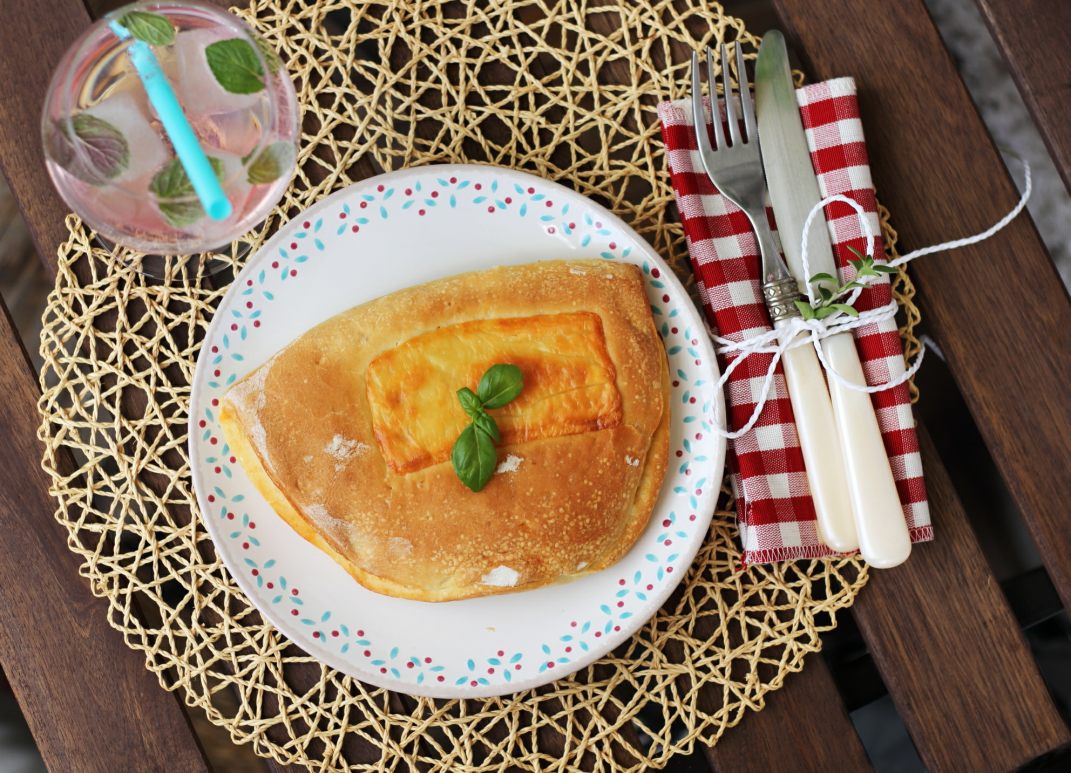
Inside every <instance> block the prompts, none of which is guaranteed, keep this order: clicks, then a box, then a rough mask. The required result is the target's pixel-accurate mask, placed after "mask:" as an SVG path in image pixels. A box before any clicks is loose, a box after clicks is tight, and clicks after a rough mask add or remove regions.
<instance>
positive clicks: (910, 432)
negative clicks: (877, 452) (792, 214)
mask: <svg viewBox="0 0 1071 773" xmlns="http://www.w3.org/2000/svg"><path fill="white" fill-rule="evenodd" d="M796 96H797V99H798V100H799V103H800V114H801V115H802V117H803V125H804V127H805V128H806V130H807V142H808V145H809V147H810V150H811V161H812V163H813V164H814V168H815V172H816V174H817V176H818V187H819V189H820V190H821V192H822V196H823V197H825V196H831V195H834V194H838V193H839V194H843V195H845V196H848V197H851V198H853V199H854V200H855V201H857V202H858V203H859V204H860V205H861V206H862V207H863V209H864V210H865V211H866V213H867V215H866V216H867V219H868V221H869V224H870V227H871V228H872V230H873V233H875V234H877V243H876V245H875V249H874V257H875V258H877V259H878V260H879V261H881V260H884V259H885V245H884V244H883V243H882V240H881V236H880V234H881V229H880V226H879V222H878V216H877V201H876V199H875V197H874V186H873V183H872V182H871V179H870V167H869V162H868V160H867V153H866V145H865V143H864V140H863V125H862V123H861V121H860V120H859V105H858V102H857V101H856V96H855V82H854V81H853V80H852V79H851V78H839V79H836V80H831V81H826V82H824V83H817V84H814V85H811V86H805V87H804V88H802V89H799V90H797V92H796ZM658 115H659V118H660V119H661V121H662V137H663V139H664V140H665V144H666V151H667V157H668V159H669V167H670V175H671V178H672V182H673V189H674V191H675V192H676V196H677V206H678V208H679V209H680V215H681V219H682V221H683V223H684V232H685V234H686V236H687V238H688V252H689V253H690V254H691V257H692V268H693V270H694V271H695V274H696V277H697V279H698V284H699V291H700V294H701V295H702V298H703V305H704V307H705V308H706V311H707V315H708V317H709V318H710V319H711V320H712V322H713V324H714V326H715V327H716V328H717V331H718V333H719V334H720V335H721V336H723V337H725V338H729V339H732V340H733V341H741V340H743V339H745V338H748V337H750V336H752V335H755V334H756V333H761V332H764V331H767V330H769V329H770V320H769V316H768V315H767V313H766V307H765V305H764V304H763V300H762V291H761V289H760V287H759V257H758V255H759V251H758V245H757V244H756V241H755V237H754V234H753V233H752V231H751V226H750V224H749V223H748V220H747V217H746V216H745V215H744V213H743V212H742V211H740V209H738V208H737V207H736V206H735V205H734V204H732V203H731V202H729V201H728V200H727V199H725V198H724V197H723V196H722V195H721V194H720V193H718V192H717V190H716V189H715V188H714V185H713V184H712V183H711V182H710V178H709V177H707V175H706V172H704V171H703V167H702V163H701V161H700V160H699V156H698V153H697V152H696V142H695V133H694V131H693V128H692V127H693V123H692V115H691V103H690V102H688V101H680V102H664V103H662V104H661V105H659V107H658ZM825 215H826V221H827V224H828V226H829V234H830V238H831V240H832V242H833V246H834V250H835V252H836V253H837V261H838V264H839V265H840V266H842V267H845V266H847V261H848V258H850V257H853V256H852V254H851V252H849V250H848V248H849V247H854V248H855V249H857V250H859V251H860V252H864V251H865V250H866V239H865V237H864V234H863V231H862V229H861V226H860V223H859V219H858V217H857V215H856V213H855V211H854V210H852V208H851V207H849V206H848V205H847V204H844V203H842V202H834V203H832V204H830V205H828V206H827V207H826V208H825ZM849 271H850V269H849ZM890 299H891V288H890V285H889V282H888V280H887V279H886V278H885V277H884V276H883V277H882V278H881V280H880V281H879V282H878V283H876V284H874V285H872V286H871V287H870V288H868V289H866V290H864V291H863V293H862V295H861V296H860V297H859V299H858V301H857V302H856V304H855V306H856V308H857V309H859V310H860V311H863V310H866V309H872V308H877V307H879V306H884V305H886V304H888V303H889V301H890ZM854 334H855V341H856V345H857V346H858V347H859V355H860V357H861V358H862V360H863V370H864V372H865V373H866V379H867V383H869V384H871V385H876V384H880V383H883V382H885V381H887V380H888V379H889V375H890V372H892V373H893V374H897V373H901V372H902V371H903V356H904V355H903V348H902V345H901V342H900V336H899V334H898V333H897V329H896V323H895V321H894V320H887V321H885V322H882V323H881V324H874V325H869V326H866V327H862V328H859V329H857V330H855V331H854ZM734 356H736V355H732V354H730V355H727V358H729V359H731V358H732V357H734ZM772 356H773V355H770V354H752V355H750V356H749V357H748V358H747V360H746V361H745V362H744V363H742V364H741V365H740V366H738V367H737V369H736V371H735V372H734V373H733V375H732V377H731V378H730V380H729V382H728V394H727V399H728V402H729V421H730V425H731V427H732V428H733V429H736V428H739V427H742V426H743V425H744V424H745V423H746V422H747V420H748V418H749V417H750V416H751V412H752V410H753V409H754V407H755V404H756V401H757V400H758V397H759V393H760V389H761V387H762V383H763V380H764V378H765V375H766V371H767V369H768V367H769V365H770V359H771V357H772ZM725 364H726V362H725V360H723V362H722V365H723V366H724V365H725ZM890 368H892V370H891V371H890ZM873 400H874V407H875V408H876V409H877V415H878V423H879V425H880V426H881V431H882V438H883V439H884V441H885V449H886V451H887V452H888V454H889V459H890V460H891V462H892V468H893V473H894V475H895V477H896V483H897V489H898V490H899V492H900V501H901V502H902V503H903V506H904V515H905V516H906V517H907V524H908V527H909V528H910V531H911V539H912V541H913V542H922V541H926V540H931V539H933V527H932V526H931V525H930V514H929V508H928V507H927V504H926V487H925V484H924V482H923V478H922V461H921V458H920V455H919V446H918V438H917V437H916V435H915V420H914V417H913V415H912V412H911V403H910V399H909V394H908V388H907V385H906V384H904V385H902V386H900V387H897V388H895V389H890V390H887V391H884V392H878V393H876V394H874V395H873ZM733 450H734V451H735V454H734V455H735V460H733V459H732V458H730V464H733V462H734V461H735V466H733V467H731V469H732V470H733V485H734V487H735V489H736V492H737V496H738V505H739V507H738V513H739V527H740V538H741V541H742V543H743V551H744V552H743V562H744V563H745V564H751V563H769V562H772V561H784V560H790V559H795V558H815V557H818V556H828V555H833V551H832V550H831V549H830V548H829V547H827V546H826V545H825V544H824V543H823V542H822V541H821V539H820V538H819V536H818V529H817V525H816V523H815V513H814V504H813V502H812V501H811V496H810V491H809V490H808V486H807V477H806V473H805V471H804V466H803V453H802V452H801V450H800V446H799V440H798V438H797V435H796V424H795V419H794V418H793V415H792V406H791V404H790V403H789V400H788V389H787V387H786V385H785V379H784V374H783V371H782V370H781V367H780V365H778V368H777V371H776V377H775V381H774V385H773V389H772V390H771V395H770V400H769V401H768V402H767V403H766V407H765V408H764V409H763V412H762V416H761V417H760V418H759V421H758V422H757V423H756V425H755V427H754V428H753V429H752V430H751V431H750V432H748V433H747V434H745V435H743V436H741V437H739V438H738V439H737V440H735V441H734V442H733Z"/></svg>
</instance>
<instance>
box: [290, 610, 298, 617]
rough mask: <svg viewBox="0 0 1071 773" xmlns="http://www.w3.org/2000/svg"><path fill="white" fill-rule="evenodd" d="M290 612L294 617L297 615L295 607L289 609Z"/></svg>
mask: <svg viewBox="0 0 1071 773" xmlns="http://www.w3.org/2000/svg"><path fill="white" fill-rule="evenodd" d="M290 614H292V615H293V616H294V617H297V610H296V609H291V610H290Z"/></svg>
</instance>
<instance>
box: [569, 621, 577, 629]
mask: <svg viewBox="0 0 1071 773" xmlns="http://www.w3.org/2000/svg"><path fill="white" fill-rule="evenodd" d="M569 625H571V626H572V627H573V628H576V620H574V621H573V622H571V623H569Z"/></svg>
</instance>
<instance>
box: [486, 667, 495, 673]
mask: <svg viewBox="0 0 1071 773" xmlns="http://www.w3.org/2000/svg"><path fill="white" fill-rule="evenodd" d="M494 672H495V670H494V669H493V668H489V669H487V673H489V674H493V673H494Z"/></svg>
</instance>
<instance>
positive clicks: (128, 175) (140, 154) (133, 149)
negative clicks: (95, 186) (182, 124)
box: [85, 91, 170, 187]
mask: <svg viewBox="0 0 1071 773" xmlns="http://www.w3.org/2000/svg"><path fill="white" fill-rule="evenodd" d="M85 112H87V113H89V114H90V115H92V116H94V117H96V118H99V119H100V120H102V121H107V122H108V123H110V124H111V125H112V126H114V127H115V128H116V129H118V130H119V131H120V132H121V133H122V135H123V137H125V138H126V142H127V145H128V146H129V148H130V161H129V163H128V164H127V166H126V169H124V170H123V171H122V172H120V173H119V174H118V175H117V176H116V177H113V178H112V179H111V180H110V182H112V183H116V184H119V185H122V186H124V187H129V186H130V184H131V182H132V181H134V180H135V179H137V178H139V177H142V176H144V175H145V174H146V173H149V172H155V171H156V170H158V169H159V168H160V167H161V166H163V165H164V163H165V162H166V161H167V159H168V156H169V155H170V151H169V150H168V147H167V144H166V143H165V142H164V140H163V138H161V137H160V133H159V132H158V131H157V130H156V129H155V128H154V127H153V125H152V124H151V123H149V118H148V117H147V116H146V115H145V112H144V109H143V107H142V106H141V105H139V104H138V100H137V99H136V98H135V96H134V95H133V94H132V93H130V92H129V91H126V92H122V93H120V94H116V95H115V96H111V97H108V98H107V99H105V100H103V101H102V102H100V103H99V104H97V105H94V106H93V107H91V108H89V109H87V110H86V111H85Z"/></svg>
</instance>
